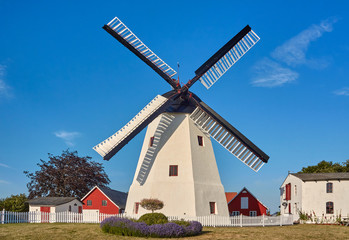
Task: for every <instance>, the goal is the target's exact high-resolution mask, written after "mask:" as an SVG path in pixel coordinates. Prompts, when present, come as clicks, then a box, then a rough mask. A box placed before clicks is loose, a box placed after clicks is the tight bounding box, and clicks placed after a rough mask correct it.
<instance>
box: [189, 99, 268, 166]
mask: <svg viewBox="0 0 349 240" xmlns="http://www.w3.org/2000/svg"><path fill="white" fill-rule="evenodd" d="M203 107H204V108H205V109H204V108H203ZM190 118H191V120H193V121H194V123H195V124H196V125H197V126H198V127H199V128H200V129H201V130H202V131H203V132H204V133H206V134H208V135H210V136H211V137H212V138H214V139H215V140H216V141H217V142H218V143H219V144H221V145H222V146H223V147H224V148H225V149H227V150H228V151H229V152H230V153H231V154H233V155H234V156H235V157H237V158H238V159H239V160H240V161H242V162H243V163H244V164H246V165H247V166H248V167H250V168H251V169H252V170H254V171H255V172H258V171H259V169H260V168H261V167H262V166H263V165H264V163H266V162H268V159H269V156H268V155H266V154H265V153H264V152H262V151H261V150H260V149H259V148H258V147H256V146H255V145H254V144H253V143H252V142H251V141H250V140H248V139H247V138H246V137H245V136H244V135H242V134H241V133H240V132H239V131H237V130H236V129H235V128H234V127H233V126H231V125H230V124H229V123H227V122H226V121H225V120H224V119H223V118H222V117H221V116H219V115H218V114H217V113H216V112H214V111H213V110H212V109H210V108H209V107H208V106H207V105H206V104H204V103H201V107H200V106H198V107H197V108H196V109H195V110H194V112H192V114H191V115H190Z"/></svg>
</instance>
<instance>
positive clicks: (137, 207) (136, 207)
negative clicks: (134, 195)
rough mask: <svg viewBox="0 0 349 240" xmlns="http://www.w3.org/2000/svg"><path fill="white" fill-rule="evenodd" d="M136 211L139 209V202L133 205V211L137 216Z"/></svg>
mask: <svg viewBox="0 0 349 240" xmlns="http://www.w3.org/2000/svg"><path fill="white" fill-rule="evenodd" d="M138 209H139V202H136V203H135V209H134V211H135V214H138Z"/></svg>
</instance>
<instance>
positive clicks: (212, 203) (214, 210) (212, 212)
mask: <svg viewBox="0 0 349 240" xmlns="http://www.w3.org/2000/svg"><path fill="white" fill-rule="evenodd" d="M210 214H216V203H215V202H210Z"/></svg>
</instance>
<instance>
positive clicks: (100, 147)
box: [93, 95, 170, 160]
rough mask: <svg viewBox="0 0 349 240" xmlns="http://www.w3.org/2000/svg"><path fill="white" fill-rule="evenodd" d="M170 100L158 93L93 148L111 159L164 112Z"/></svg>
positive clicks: (105, 157)
mask: <svg viewBox="0 0 349 240" xmlns="http://www.w3.org/2000/svg"><path fill="white" fill-rule="evenodd" d="M169 101H170V99H167V98H165V97H163V96H160V95H157V96H156V97H155V98H154V99H153V100H152V101H151V102H150V103H149V104H148V105H147V106H145V107H144V108H143V109H142V110H141V111H140V112H139V113H138V114H137V115H136V116H135V117H134V118H132V119H131V121H129V122H128V123H127V124H126V125H125V126H124V127H123V128H121V129H120V130H119V131H117V132H116V133H114V134H113V135H112V136H110V137H109V138H107V139H106V140H104V141H103V142H101V143H99V144H97V145H96V146H95V147H93V149H94V150H95V151H96V152H98V153H99V155H101V156H102V157H103V158H104V159H105V160H109V159H110V158H111V157H112V156H114V155H115V154H116V153H117V152H118V151H119V150H120V149H121V148H122V147H123V146H124V145H126V144H127V143H128V142H129V141H130V140H131V139H132V138H133V137H135V136H136V135H137V134H138V133H139V132H140V131H141V130H142V129H144V128H145V127H146V126H147V125H148V124H149V123H150V122H151V121H153V120H154V119H155V118H156V117H157V116H159V115H160V114H161V113H162V112H164V111H165V110H166V108H167V107H168V104H169Z"/></svg>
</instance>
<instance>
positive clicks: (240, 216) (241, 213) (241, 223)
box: [240, 213, 242, 227]
mask: <svg viewBox="0 0 349 240" xmlns="http://www.w3.org/2000/svg"><path fill="white" fill-rule="evenodd" d="M240 227H242V213H241V214H240Z"/></svg>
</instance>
